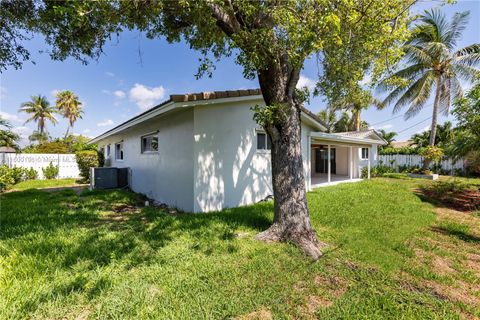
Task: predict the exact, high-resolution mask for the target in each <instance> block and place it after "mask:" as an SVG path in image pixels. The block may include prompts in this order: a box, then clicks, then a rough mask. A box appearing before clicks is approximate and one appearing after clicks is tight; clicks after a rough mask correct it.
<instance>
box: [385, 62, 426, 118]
mask: <svg viewBox="0 0 480 320" xmlns="http://www.w3.org/2000/svg"><path fill="white" fill-rule="evenodd" d="M434 81H435V77H434V73H433V71H428V72H426V73H425V74H424V75H423V76H422V77H421V78H420V79H418V80H417V81H416V82H414V83H413V84H411V85H410V86H409V87H408V89H407V90H406V91H405V93H404V94H403V95H402V96H401V97H400V99H398V101H397V103H395V106H394V108H393V113H397V112H398V111H400V110H401V109H402V108H403V107H404V106H405V105H407V104H409V103H411V104H412V106H411V107H420V108H421V107H423V105H424V104H425V102H426V101H427V100H428V98H429V97H430V94H431V88H432V85H433V82H434Z"/></svg>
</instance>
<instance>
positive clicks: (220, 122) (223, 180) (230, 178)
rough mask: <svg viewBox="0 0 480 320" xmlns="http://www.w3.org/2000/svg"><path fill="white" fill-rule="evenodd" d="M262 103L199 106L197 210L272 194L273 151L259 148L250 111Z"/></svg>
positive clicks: (196, 128)
mask: <svg viewBox="0 0 480 320" xmlns="http://www.w3.org/2000/svg"><path fill="white" fill-rule="evenodd" d="M261 103H263V101H262V100H259V101H253V102H252V101H247V102H234V103H229V104H216V105H207V106H198V107H195V108H194V140H195V146H194V161H193V168H194V181H195V182H194V188H193V189H194V196H193V203H194V211H195V212H208V211H215V210H221V209H224V208H228V207H237V206H241V205H246V204H250V203H254V202H257V201H260V200H262V199H264V198H265V197H267V196H268V195H271V194H272V193H273V192H272V188H271V165H270V153H269V152H268V151H266V150H261V151H257V150H256V130H257V129H259V127H258V125H257V124H256V123H255V122H254V121H253V119H252V116H253V113H252V111H251V110H250V108H251V107H252V106H254V105H255V104H261Z"/></svg>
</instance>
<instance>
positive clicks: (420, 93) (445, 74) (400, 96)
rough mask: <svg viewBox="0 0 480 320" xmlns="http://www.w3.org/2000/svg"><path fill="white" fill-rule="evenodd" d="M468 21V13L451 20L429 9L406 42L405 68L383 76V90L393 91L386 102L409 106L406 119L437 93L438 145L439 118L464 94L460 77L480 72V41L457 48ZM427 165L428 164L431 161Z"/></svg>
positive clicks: (432, 142)
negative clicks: (479, 68)
mask: <svg viewBox="0 0 480 320" xmlns="http://www.w3.org/2000/svg"><path fill="white" fill-rule="evenodd" d="M467 21H468V12H463V13H456V14H455V15H454V17H453V19H452V21H451V22H450V23H449V22H448V21H447V20H446V18H445V16H444V15H443V14H442V13H441V12H440V11H439V10H431V11H425V12H424V14H423V15H421V16H420V18H419V23H418V24H417V25H415V26H414V27H413V29H412V38H411V40H409V41H408V42H407V43H406V44H405V45H404V51H405V56H404V58H403V60H402V61H401V62H400V64H399V65H400V66H401V67H402V69H401V70H399V71H397V72H395V73H394V74H392V75H390V76H388V77H387V78H385V79H383V81H382V82H381V83H380V84H379V87H378V88H379V89H380V90H381V91H390V93H389V94H388V95H387V97H386V98H385V99H384V101H383V103H384V104H385V105H388V104H390V103H393V102H394V101H396V102H395V104H394V109H393V112H394V113H396V112H398V111H400V110H401V109H402V108H403V107H404V106H406V105H409V107H408V109H407V111H406V113H405V119H410V118H412V117H414V116H415V115H417V114H418V113H419V112H420V110H422V109H423V108H424V107H425V104H426V103H427V102H428V100H429V98H430V96H431V94H432V93H433V92H435V98H434V103H433V110H432V124H431V129H430V133H431V134H430V137H429V145H430V146H434V145H435V138H436V129H437V117H438V113H439V112H442V113H443V114H445V115H448V112H449V108H450V104H451V101H454V100H456V99H457V98H459V97H461V96H462V95H463V91H462V87H461V83H460V80H466V81H469V82H471V81H473V80H474V79H475V77H477V76H479V75H480V71H479V70H478V69H476V68H475V66H476V65H478V64H479V63H480V44H472V45H469V46H467V47H465V48H462V49H460V50H455V46H456V43H457V40H458V39H459V38H460V36H461V34H462V31H463V30H464V29H465V26H466V24H467ZM424 166H428V163H427V164H425V163H424Z"/></svg>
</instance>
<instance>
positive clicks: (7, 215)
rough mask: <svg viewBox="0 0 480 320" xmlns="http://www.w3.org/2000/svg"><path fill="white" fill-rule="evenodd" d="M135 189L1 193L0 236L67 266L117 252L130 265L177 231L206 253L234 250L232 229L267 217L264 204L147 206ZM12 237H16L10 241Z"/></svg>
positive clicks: (108, 258)
mask: <svg viewBox="0 0 480 320" xmlns="http://www.w3.org/2000/svg"><path fill="white" fill-rule="evenodd" d="M141 203H143V200H142V199H141V198H140V197H139V196H138V195H136V194H133V193H130V192H127V191H121V190H113V191H93V192H89V191H85V192H83V193H82V194H81V195H80V196H78V195H77V194H75V192H73V191H72V190H61V191H58V192H52V193H47V192H43V191H40V190H26V191H21V192H12V193H9V194H6V195H4V196H2V215H1V217H0V224H1V225H2V231H1V234H0V239H1V240H7V241H8V240H14V241H16V243H15V244H13V243H12V245H14V246H15V249H16V250H19V251H20V252H22V253H23V254H27V255H32V256H35V257H36V259H39V258H41V257H39V256H44V257H50V256H51V255H52V253H58V255H57V256H56V257H55V259H56V260H57V261H58V263H59V264H60V265H61V266H62V267H64V268H69V267H71V266H72V265H74V264H76V263H78V262H79V261H88V262H90V263H92V267H93V266H95V265H97V266H102V265H108V264H109V263H111V262H112V260H118V259H123V260H124V262H125V263H126V264H127V265H130V266H135V265H138V264H140V263H144V262H146V261H147V260H149V259H151V258H152V257H153V256H154V255H155V252H156V251H157V250H158V249H160V248H162V247H165V246H167V245H168V244H169V243H170V242H172V241H174V240H176V239H177V238H182V239H187V240H188V243H189V244H190V249H192V250H195V251H201V252H202V253H204V254H207V255H209V254H211V253H213V252H218V251H219V250H221V251H225V252H227V253H228V252H230V253H231V252H234V251H235V250H236V249H235V245H234V244H233V242H234V238H235V231H236V230H238V229H254V232H257V231H261V230H263V229H265V228H267V227H268V226H269V224H270V223H271V213H272V210H273V208H272V204H271V203H264V204H261V205H256V206H254V207H242V208H235V209H229V210H224V211H222V212H216V213H207V214H179V215H176V216H172V215H169V214H166V213H165V212H164V211H162V210H161V209H158V208H153V207H141V206H140V204H141ZM17 240H20V241H17Z"/></svg>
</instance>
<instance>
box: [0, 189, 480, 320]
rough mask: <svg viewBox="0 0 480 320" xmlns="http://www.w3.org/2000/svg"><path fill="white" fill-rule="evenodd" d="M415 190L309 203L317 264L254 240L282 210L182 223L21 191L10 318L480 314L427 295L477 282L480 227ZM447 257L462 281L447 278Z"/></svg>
mask: <svg viewBox="0 0 480 320" xmlns="http://www.w3.org/2000/svg"><path fill="white" fill-rule="evenodd" d="M417 183H418V182H417V181H415V180H413V179H409V180H402V179H374V180H372V181H363V182H360V183H355V184H343V185H338V186H334V187H329V188H321V189H317V190H315V191H314V192H311V193H309V194H308V200H309V206H310V210H311V215H312V223H313V225H314V227H315V229H316V230H317V232H318V235H319V238H320V239H321V240H322V241H325V242H327V243H328V244H329V246H328V247H327V248H326V249H325V250H324V251H325V255H324V257H322V258H321V260H320V261H318V262H317V263H312V262H310V261H309V260H308V259H306V258H305V257H304V256H303V255H302V253H301V252H299V250H298V249H297V248H296V247H294V246H292V245H290V244H267V243H262V242H258V241H255V240H254V236H255V234H256V233H258V232H259V231H261V230H263V229H265V228H266V227H268V225H269V224H270V223H271V220H272V217H273V213H272V211H273V206H272V203H270V202H266V203H260V204H257V205H254V206H249V207H242V208H236V209H229V210H224V211H222V212H218V213H210V214H197V215H191V214H179V215H175V216H172V215H169V214H166V213H165V212H163V211H162V210H160V209H157V208H152V207H142V206H141V204H142V203H143V202H142V201H141V199H140V198H138V197H137V196H136V195H135V194H132V193H129V192H126V191H118V190H117V191H93V192H89V191H86V190H85V191H84V192H83V193H82V194H81V195H77V194H76V193H75V192H73V191H72V190H61V191H57V192H51V193H47V192H43V191H40V190H34V189H31V190H26V191H20V192H11V193H8V194H5V195H2V196H1V212H2V214H1V215H0V225H1V234H0V296H1V297H2V299H0V318H2V319H3V318H5V319H7V318H8V319H21V318H77V317H78V318H167V319H186V318H196V319H199V318H200V319H202V318H208V319H212V318H214V319H217V318H221V319H224V318H232V317H237V316H239V315H246V317H247V318H255V317H257V318H261V317H268V316H269V315H272V316H273V318H275V319H277V318H279V319H283V318H309V317H310V318H316V317H318V318H327V319H348V318H355V319H358V318H365V319H367V318H368V319H398V318H403V319H418V318H429V319H434V318H437V319H457V318H459V314H460V313H462V314H469V315H473V316H480V311H479V310H478V309H475V304H474V302H475V300H472V301H473V303H472V304H470V303H469V301H458V300H456V299H454V298H452V297H451V296H450V295H449V294H446V293H445V292H443V291H441V290H440V289H439V287H436V288H433V289H432V288H431V286H429V284H431V283H435V284H438V286H446V285H448V284H450V285H451V284H452V283H454V284H455V283H460V282H461V283H468V284H471V285H472V286H474V285H475V283H476V284H478V278H476V276H475V273H472V271H470V272H469V270H468V268H466V267H465V266H464V264H465V261H467V260H468V259H467V258H466V257H467V256H468V255H469V254H472V252H478V246H479V242H478V241H477V240H476V239H477V238H476V236H475V234H478V232H480V230H478V229H477V227H475V226H476V225H477V224H478V222H479V221H480V218H477V217H475V216H473V215H472V216H468V219H467V218H465V219H463V218H462V219H463V220H461V221H457V218H456V216H455V215H451V216H450V215H448V216H447V217H443V218H442V219H440V220H438V218H436V215H435V213H434V211H433V209H434V207H433V205H432V204H430V203H429V202H426V201H424V200H425V199H421V198H419V197H418V196H417V195H415V193H413V192H412V187H414V186H415V184H417ZM421 183H428V182H423V181H422V182H421ZM373 195H374V196H373ZM471 219H473V220H471ZM478 225H480V224H478ZM435 228H437V229H435ZM439 228H443V229H445V230H447V231H439V230H440V229H439ZM462 237H463V238H462ZM465 237H467V238H465ZM425 239H428V241H425ZM435 241H436V242H437V245H435ZM439 243H440V244H439ZM447 245H449V246H455V247H454V248H453V249H451V250H450V249H449V248H446V246H447ZM475 250H476V251H475ZM418 252H424V254H423V255H422V256H421V257H419V256H418ZM455 252H456V254H455ZM426 253H428V254H430V253H432V254H433V253H434V254H435V255H432V256H429V255H428V256H427V254H426ZM440 256H441V257H444V258H445V259H447V258H448V259H449V261H451V266H450V268H452V269H455V270H457V269H458V272H455V273H454V274H448V275H442V276H439V275H438V274H437V273H435V269H436V267H435V265H433V264H432V261H436V260H435V259H434V258H435V257H440ZM420 258H421V259H420ZM468 261H470V260H468ZM473 270H475V269H473ZM475 281H476V282H475ZM442 288H443V287H442ZM442 292H443V293H442ZM474 298H475V297H473V298H472V299H474Z"/></svg>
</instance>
